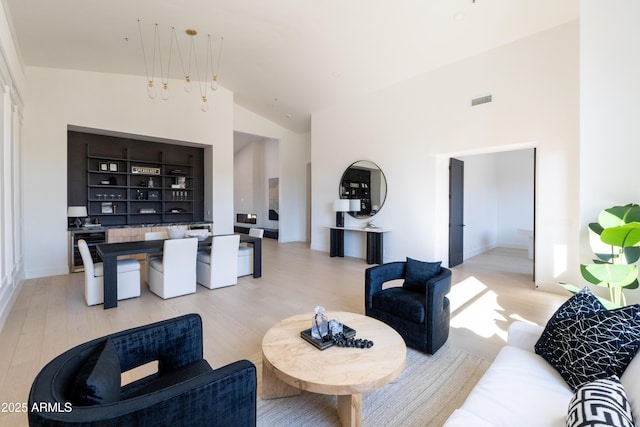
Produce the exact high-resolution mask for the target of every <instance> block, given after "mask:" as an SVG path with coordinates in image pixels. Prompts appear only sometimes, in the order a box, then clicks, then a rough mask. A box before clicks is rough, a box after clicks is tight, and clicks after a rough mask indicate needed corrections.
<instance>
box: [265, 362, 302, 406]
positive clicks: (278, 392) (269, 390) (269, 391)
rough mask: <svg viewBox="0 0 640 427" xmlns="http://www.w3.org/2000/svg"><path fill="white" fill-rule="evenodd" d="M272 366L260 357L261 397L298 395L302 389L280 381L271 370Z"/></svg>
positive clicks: (272, 397) (274, 397)
mask: <svg viewBox="0 0 640 427" xmlns="http://www.w3.org/2000/svg"><path fill="white" fill-rule="evenodd" d="M273 369H274V368H273V366H272V365H271V363H269V361H268V360H267V359H266V358H265V357H263V358H262V398H263V399H277V398H279V397H289V396H299V395H300V394H302V390H300V389H299V388H296V387H293V386H290V385H289V384H287V383H285V382H283V381H281V380H280V379H279V378H278V377H276V374H275V373H274V372H273Z"/></svg>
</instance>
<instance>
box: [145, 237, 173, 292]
mask: <svg viewBox="0 0 640 427" xmlns="http://www.w3.org/2000/svg"><path fill="white" fill-rule="evenodd" d="M168 238H169V233H168V232H167V231H166V230H165V231H147V232H146V233H144V240H167V239H168ZM158 257H162V252H157V253H150V254H149V253H148V254H146V255H145V263H146V270H147V271H146V273H147V274H146V275H145V283H146V284H147V285H148V284H149V265H150V264H151V259H152V258H158Z"/></svg>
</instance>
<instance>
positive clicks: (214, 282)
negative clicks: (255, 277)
mask: <svg viewBox="0 0 640 427" xmlns="http://www.w3.org/2000/svg"><path fill="white" fill-rule="evenodd" d="M239 244H240V236H238V235H237V234H230V235H225V236H213V237H212V238H211V250H208V251H200V252H198V264H197V267H196V269H197V281H198V283H199V284H201V285H202V286H204V287H207V288H209V289H214V288H221V287H223V286H231V285H235V284H237V283H238V275H237V274H236V273H237V272H238V246H239Z"/></svg>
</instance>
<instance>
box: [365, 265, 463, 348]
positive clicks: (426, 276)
mask: <svg viewBox="0 0 640 427" xmlns="http://www.w3.org/2000/svg"><path fill="white" fill-rule="evenodd" d="M393 280H404V282H403V284H402V286H390V287H387V288H383V287H384V286H383V285H384V284H385V283H386V282H390V281H393ZM450 290H451V270H449V269H448V268H444V267H441V266H440V263H439V262H436V263H426V262H422V261H416V260H413V259H411V258H407V261H406V262H405V261H398V262H391V263H387V264H381V265H377V266H375V267H370V268H368V269H367V270H366V271H365V296H364V297H365V314H366V315H367V316H371V317H373V318H375V319H378V320H380V321H382V322H384V323H386V324H388V325H389V326H391V327H392V328H394V329H395V330H396V331H397V332H398V333H399V334H400V335H401V336H402V338H404V340H405V343H406V344H407V346H409V347H412V348H415V349H417V350H420V351H422V352H426V353H429V354H434V353H435V352H436V351H437V350H438V349H439V348H440V347H442V345H443V344H444V343H445V342H446V341H447V339H448V338H449V319H450V317H451V313H450V307H449V299H448V298H447V297H446V295H447V293H449V291H450Z"/></svg>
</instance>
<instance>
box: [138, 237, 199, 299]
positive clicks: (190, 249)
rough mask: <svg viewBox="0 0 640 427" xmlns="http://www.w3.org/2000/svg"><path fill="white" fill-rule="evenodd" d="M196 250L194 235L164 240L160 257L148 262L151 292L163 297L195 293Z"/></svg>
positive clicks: (196, 242)
mask: <svg viewBox="0 0 640 427" xmlns="http://www.w3.org/2000/svg"><path fill="white" fill-rule="evenodd" d="M197 252H198V239H197V238H195V237H191V238H187V239H168V240H165V241H164V246H163V251H162V257H157V258H152V259H151V261H150V263H149V264H150V265H149V289H150V290H151V292H153V293H154V294H156V295H158V296H159V297H160V298H163V299H167V298H173V297H177V296H181V295H187V294H193V293H195V291H196V254H197Z"/></svg>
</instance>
